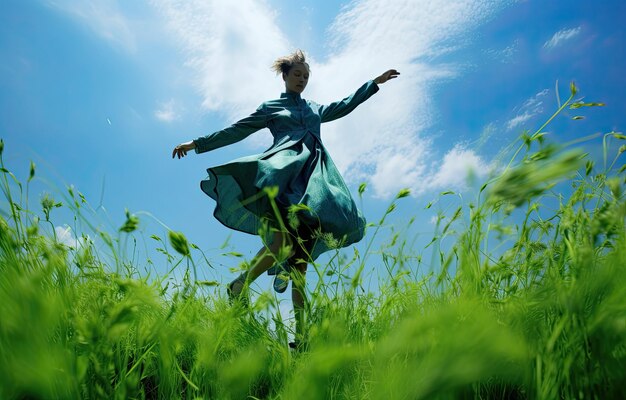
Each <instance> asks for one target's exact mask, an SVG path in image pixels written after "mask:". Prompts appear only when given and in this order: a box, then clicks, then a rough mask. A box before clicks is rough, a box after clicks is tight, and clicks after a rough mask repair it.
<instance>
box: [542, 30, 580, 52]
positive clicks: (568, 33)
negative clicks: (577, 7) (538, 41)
mask: <svg viewBox="0 0 626 400" xmlns="http://www.w3.org/2000/svg"><path fill="white" fill-rule="evenodd" d="M580 31H581V27H580V26H579V27H576V28H571V29H561V30H560V31H558V32H557V33H555V34H554V35H553V36H552V38H551V39H550V40H548V41H547V42H545V43H544V44H543V47H544V48H545V49H548V50H550V49H553V48H555V47H557V46H559V45H561V44H562V43H563V42H565V41H568V40H570V39H572V38H574V37H576V36H578V34H579V33H580Z"/></svg>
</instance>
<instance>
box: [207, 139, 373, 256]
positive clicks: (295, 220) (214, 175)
mask: <svg viewBox="0 0 626 400" xmlns="http://www.w3.org/2000/svg"><path fill="white" fill-rule="evenodd" d="M207 172H208V173H209V176H208V178H207V179H205V180H203V181H202V182H201V183H200V187H201V189H202V190H203V191H204V192H205V193H206V194H207V195H209V196H210V197H211V198H213V199H214V200H215V202H216V203H217V205H216V207H215V211H214V213H213V215H214V216H215V218H217V220H218V221H220V222H221V223H222V224H224V225H225V226H227V227H229V228H232V229H236V230H239V231H242V232H246V233H250V234H253V235H264V234H265V235H266V237H269V236H267V232H268V231H267V229H268V225H269V226H271V227H273V228H279V225H278V222H277V219H278V218H281V219H283V220H285V221H284V225H285V226H286V228H287V229H288V231H290V232H291V233H294V234H299V233H300V232H307V236H309V237H308V238H307V239H311V240H312V241H313V242H312V243H313V244H312V245H311V250H310V254H311V258H312V259H313V260H315V259H316V258H317V257H318V256H319V255H320V254H322V253H324V252H325V251H328V250H330V249H333V248H339V247H344V246H348V245H350V244H352V243H356V242H358V241H359V240H361V239H362V238H363V235H364V232H365V218H364V217H363V215H362V214H361V212H360V211H359V210H358V208H357V207H356V204H355V202H354V199H353V198H352V196H351V194H350V191H349V190H348V188H347V186H346V184H345V182H344V180H343V178H342V177H341V175H340V174H339V171H338V170H337V167H336V166H335V164H334V162H333V161H332V159H331V158H330V156H329V155H328V152H327V151H326V149H325V148H324V146H323V145H322V143H320V141H319V140H318V138H317V137H316V136H314V135H313V134H310V133H308V134H305V135H303V136H302V137H301V138H300V139H298V140H292V141H289V142H287V143H284V144H283V145H281V146H275V147H272V148H270V149H268V150H267V151H266V152H264V153H262V154H258V155H254V156H249V157H244V158H240V159H237V160H234V161H232V162H230V163H228V164H224V165H220V166H217V167H212V168H209V169H207ZM271 187H275V188H277V189H278V191H277V194H276V197H275V199H274V200H275V204H276V206H277V208H278V211H279V213H278V215H279V216H280V217H277V213H276V212H275V210H274V208H273V207H272V201H271V200H270V197H269V196H268V195H267V191H265V190H264V188H271ZM298 204H299V205H302V206H301V207H296V208H297V211H296V212H295V213H289V212H288V210H289V207H290V206H291V205H298ZM292 209H293V208H292Z"/></svg>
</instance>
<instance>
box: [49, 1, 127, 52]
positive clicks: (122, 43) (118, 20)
mask: <svg viewBox="0 0 626 400" xmlns="http://www.w3.org/2000/svg"><path fill="white" fill-rule="evenodd" d="M45 1H46V3H47V4H49V5H50V6H52V7H53V8H56V9H58V10H61V11H62V12H64V13H66V14H68V15H69V16H70V17H72V18H74V19H76V20H77V21H78V22H80V23H81V24H83V25H86V26H87V27H88V28H90V29H91V30H92V31H93V32H94V33H95V34H96V35H98V36H100V37H101V38H103V39H105V40H107V41H109V42H110V43H111V44H113V45H114V46H115V47H119V48H122V49H124V50H126V51H129V52H131V53H132V52H134V51H135V50H136V39H135V35H134V33H133V30H132V29H131V27H130V26H129V25H130V24H129V21H128V20H127V18H126V17H125V16H124V15H123V13H122V12H121V11H120V9H119V7H118V2H117V1H116V0H45Z"/></svg>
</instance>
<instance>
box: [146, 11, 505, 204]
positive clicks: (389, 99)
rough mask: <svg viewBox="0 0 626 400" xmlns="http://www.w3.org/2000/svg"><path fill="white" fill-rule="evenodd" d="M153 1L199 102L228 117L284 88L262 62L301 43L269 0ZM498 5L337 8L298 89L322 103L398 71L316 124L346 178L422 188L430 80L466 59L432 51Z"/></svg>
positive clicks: (454, 45)
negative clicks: (325, 52) (351, 108)
mask: <svg viewBox="0 0 626 400" xmlns="http://www.w3.org/2000/svg"><path fill="white" fill-rule="evenodd" d="M153 4H155V5H156V7H157V8H158V9H160V10H161V11H162V13H163V14H164V15H165V16H166V19H167V20H168V25H169V27H170V29H171V30H172V31H173V32H174V33H175V35H176V36H177V37H178V38H179V40H180V43H181V47H182V48H183V49H184V51H185V53H186V56H187V60H188V62H187V65H188V66H189V67H191V69H192V70H193V71H194V73H195V75H196V84H197V87H198V90H199V91H200V93H201V95H202V96H203V105H204V107H205V108H207V109H209V110H215V111H221V112H225V113H226V115H227V116H228V118H229V119H231V120H234V119H236V118H241V117H243V116H245V115H247V114H249V113H250V112H251V111H252V110H254V108H256V106H258V104H260V103H261V102H262V101H264V100H267V99H268V98H273V97H277V95H278V93H279V92H280V91H282V90H283V84H282V81H281V80H280V78H273V74H272V72H271V71H270V70H269V66H270V65H271V63H272V61H273V60H274V59H275V58H276V57H278V56H281V55H284V54H287V53H289V52H291V51H292V50H293V49H294V48H296V47H298V45H297V43H290V42H289V39H288V38H290V37H292V35H289V32H282V31H281V30H280V29H279V27H278V26H277V23H276V13H275V11H274V10H272V9H271V8H270V7H269V6H268V4H267V3H266V2H264V1H261V0H241V1H238V2H226V1H218V0H206V1H199V0H189V1H182V0H154V1H153ZM504 4H506V1H504V0H479V1H476V0H461V1H455V2H450V1H447V0H419V1H416V0H397V1H386V0H361V1H354V2H351V3H350V4H349V5H348V6H347V7H346V8H344V9H343V11H342V12H341V14H340V15H339V16H337V18H336V19H335V21H334V23H333V24H332V26H331V27H330V28H329V30H328V36H329V39H330V54H329V56H328V58H327V59H324V60H315V59H312V58H310V59H309V61H310V65H311V68H312V75H311V81H310V83H309V87H308V88H307V93H306V94H305V97H306V98H310V99H314V100H316V101H318V102H319V103H328V102H331V101H334V100H339V99H342V98H343V97H345V96H347V95H349V94H350V93H352V92H353V91H354V90H356V89H357V88H358V87H359V86H360V85H361V84H363V83H364V82H365V81H366V80H368V79H372V78H374V77H376V76H377V75H378V74H380V73H382V72H383V71H385V70H387V69H389V68H396V69H398V70H400V71H401V72H402V75H401V77H400V78H398V79H396V80H394V81H391V82H389V83H386V84H385V85H383V86H382V87H381V91H380V92H379V93H378V94H376V95H375V96H374V98H373V99H371V100H370V101H368V102H366V103H365V104H363V105H361V106H360V107H359V109H358V110H357V111H355V113H354V114H353V115H351V116H349V117H348V118H343V119H341V120H338V121H335V122H332V123H329V124H325V125H324V127H323V129H322V135H323V137H324V142H325V145H326V146H327V148H328V149H329V151H330V153H331V154H332V156H333V159H334V160H335V162H336V164H337V166H338V167H339V169H340V171H341V172H342V173H344V175H345V177H346V179H347V180H348V181H350V182H355V181H359V180H363V179H368V180H371V186H372V187H373V188H374V192H375V194H376V195H378V196H388V195H393V194H395V193H396V192H397V191H398V190H399V189H401V188H403V187H410V188H413V189H414V192H416V193H417V192H420V191H421V189H420V188H421V187H422V183H423V182H424V181H425V180H427V177H428V176H430V174H432V173H433V168H432V167H429V165H431V164H432V163H433V160H434V159H435V158H436V153H437V152H436V151H435V150H434V148H433V144H432V141H431V140H430V139H428V128H429V127H430V126H431V125H432V124H433V122H434V121H433V119H434V117H433V114H434V113H432V112H431V110H432V107H433V106H432V104H431V93H432V87H433V86H434V85H436V84H437V83H438V82H441V81H442V80H445V79H450V78H452V77H455V76H458V75H459V74H461V73H462V72H463V71H462V70H463V68H464V67H462V66H460V65H451V64H443V63H439V64H437V63H435V62H433V61H432V60H433V59H435V57H436V56H438V55H442V54H448V53H450V52H454V51H456V49H458V48H459V46H460V45H459V43H462V41H461V42H457V41H456V40H457V39H460V38H463V37H464V36H465V35H467V33H468V32H470V31H471V30H472V29H473V28H474V27H476V26H477V25H478V24H480V23H481V22H483V21H485V20H486V19H487V18H489V17H490V16H491V15H493V14H494V12H495V11H497V9H499V8H500V7H501V6H503V5H504ZM320 40H322V38H320ZM216 128H221V127H216ZM435 169H437V170H438V169H439V168H435ZM444 178H445V177H443V176H442V177H441V179H440V181H441V182H443V181H445V179H444ZM446 179H447V178H446Z"/></svg>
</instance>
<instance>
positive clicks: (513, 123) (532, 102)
mask: <svg viewBox="0 0 626 400" xmlns="http://www.w3.org/2000/svg"><path fill="white" fill-rule="evenodd" d="M548 93H550V91H549V90H548V89H543V90H542V91H540V92H539V93H537V94H535V95H534V96H532V97H530V98H528V99H527V100H525V101H524V103H522V106H521V107H520V108H519V110H518V111H517V115H515V117H513V118H511V119H510V120H508V121H507V122H506V129H507V130H509V131H510V130H513V129H516V128H518V127H520V126H523V125H524V124H525V123H526V122H528V121H530V120H531V119H532V118H534V117H535V116H537V115H539V114H541V113H542V112H543V98H544V97H545V96H546V95H547V94H548Z"/></svg>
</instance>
